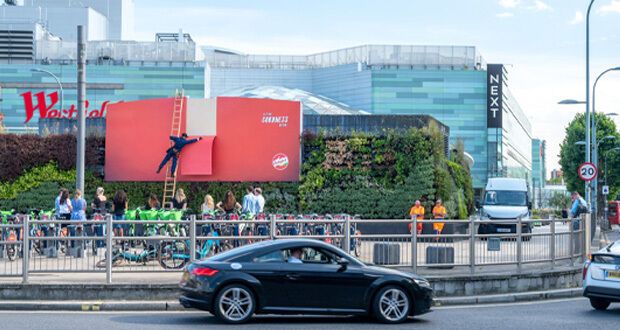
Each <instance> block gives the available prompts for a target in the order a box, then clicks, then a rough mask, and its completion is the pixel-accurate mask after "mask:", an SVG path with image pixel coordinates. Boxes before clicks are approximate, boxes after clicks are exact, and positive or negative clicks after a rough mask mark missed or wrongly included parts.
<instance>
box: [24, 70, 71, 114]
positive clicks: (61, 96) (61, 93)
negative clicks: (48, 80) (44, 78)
mask: <svg viewBox="0 0 620 330" xmlns="http://www.w3.org/2000/svg"><path fill="white" fill-rule="evenodd" d="M30 71H32V72H40V73H45V74H48V75H50V76H51V77H52V78H54V80H56V83H57V84H58V89H59V90H60V112H62V109H64V103H65V93H64V91H63V89H62V84H61V83H60V79H59V78H58V77H57V76H56V75H55V74H53V73H51V72H49V71H47V70H43V69H38V68H32V69H30Z"/></svg>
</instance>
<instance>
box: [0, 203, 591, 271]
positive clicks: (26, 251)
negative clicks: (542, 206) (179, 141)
mask: <svg viewBox="0 0 620 330" xmlns="http://www.w3.org/2000/svg"><path fill="white" fill-rule="evenodd" d="M16 219H17V220H14V221H13V222H12V223H5V224H0V233H1V236H0V276H8V277H20V276H21V277H22V280H23V282H27V281H28V276H29V274H35V273H72V272H73V273H90V272H93V273H105V274H106V279H107V282H108V283H111V282H112V279H113V274H114V273H125V272H175V271H180V270H181V269H183V268H184V267H185V265H187V264H188V263H189V262H191V261H194V260H200V259H204V258H207V257H210V256H213V255H215V254H217V253H220V252H223V251H226V250H229V249H232V248H235V247H238V246H242V245H247V244H251V243H255V242H259V241H263V240H270V239H287V238H309V239H318V240H322V241H324V242H326V243H328V244H332V245H335V246H338V247H340V248H342V249H343V250H345V251H348V252H349V253H350V254H351V255H354V256H356V257H358V258H359V259H360V260H362V261H363V262H366V263H374V264H377V265H382V266H387V267H405V268H408V269H410V270H411V271H413V272H419V273H423V274H432V275H441V274H452V273H449V272H451V271H453V272H455V273H456V274H463V273H468V272H469V273H471V274H474V273H476V272H478V271H485V270H489V269H492V267H504V268H503V269H504V270H506V268H505V267H509V268H508V270H509V271H513V272H516V273H521V272H523V271H524V267H525V266H527V265H534V266H535V267H541V266H544V267H549V268H553V267H556V266H557V265H569V266H572V265H574V264H575V263H580V262H582V261H583V260H584V257H585V249H584V243H585V230H584V225H583V221H582V220H581V219H548V220H524V219H513V220H474V219H470V220H423V221H417V220H415V219H414V220H379V219H358V218H352V217H349V216H337V217H334V218H333V219H332V218H331V217H330V218H328V219H325V218H324V217H317V216H306V217H299V218H297V219H295V218H292V217H283V216H278V215H272V216H269V217H267V219H264V220H197V219H196V217H195V216H191V217H189V219H187V220H152V221H151V220H146V221H145V220H132V221H128V220H112V217H111V216H106V217H104V218H103V219H102V220H84V221H82V220H80V221H77V220H63V221H59V220H33V219H31V218H30V217H28V216H23V217H18V218H16ZM418 222H421V223H422V226H421V228H422V230H421V231H420V232H418V230H417V228H418ZM534 222H539V223H540V225H541V226H536V227H534V226H533V225H532V224H533V223H534ZM435 223H443V224H444V230H443V232H442V233H438V232H434V231H433V224H435ZM115 227H122V228H123V229H124V230H123V231H124V232H125V233H126V234H127V235H126V236H115V235H114V234H113V231H111V230H109V229H110V228H115ZM409 228H413V229H414V230H411V231H409V230H410V229H409ZM489 228H491V229H493V230H491V233H489ZM532 228H533V229H532ZM500 229H501V230H500ZM530 229H531V230H530ZM24 247H26V248H24ZM510 267H514V268H510Z"/></svg>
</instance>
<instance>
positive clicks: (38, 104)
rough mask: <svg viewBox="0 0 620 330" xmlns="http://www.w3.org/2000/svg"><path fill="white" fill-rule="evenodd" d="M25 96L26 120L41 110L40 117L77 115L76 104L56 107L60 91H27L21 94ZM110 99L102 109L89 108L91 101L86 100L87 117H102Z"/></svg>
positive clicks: (102, 105) (73, 116) (72, 116)
mask: <svg viewBox="0 0 620 330" xmlns="http://www.w3.org/2000/svg"><path fill="white" fill-rule="evenodd" d="M20 96H21V97H23V98H24V109H25V111H26V121H25V122H24V123H27V122H29V121H30V120H31V119H32V117H33V116H34V113H35V112H36V111H39V117H40V118H75V117H76V116H77V113H78V111H77V108H76V107H75V105H73V104H72V105H71V107H70V108H69V109H54V107H55V106H56V105H57V104H58V102H59V98H58V92H52V93H49V94H46V93H45V92H39V93H36V94H32V92H26V93H23V94H21V95H20ZM109 103H110V101H105V102H103V104H101V109H93V110H88V104H89V102H88V101H86V106H85V108H86V110H84V112H85V114H86V118H101V117H103V116H104V115H105V110H106V107H107V106H108V105H109Z"/></svg>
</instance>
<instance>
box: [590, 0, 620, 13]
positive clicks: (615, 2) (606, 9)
mask: <svg viewBox="0 0 620 330" xmlns="http://www.w3.org/2000/svg"><path fill="white" fill-rule="evenodd" d="M596 12H597V13H599V14H609V13H616V14H620V0H611V2H610V3H609V4H607V5H604V6H601V7H600V8H599V10H597V11H596Z"/></svg>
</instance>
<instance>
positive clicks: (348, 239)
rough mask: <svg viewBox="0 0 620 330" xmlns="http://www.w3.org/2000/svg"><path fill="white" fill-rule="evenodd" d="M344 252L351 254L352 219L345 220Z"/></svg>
mask: <svg viewBox="0 0 620 330" xmlns="http://www.w3.org/2000/svg"><path fill="white" fill-rule="evenodd" d="M343 248H344V250H345V251H347V253H348V254H351V217H350V216H346V217H345V218H344V246H343Z"/></svg>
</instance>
